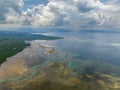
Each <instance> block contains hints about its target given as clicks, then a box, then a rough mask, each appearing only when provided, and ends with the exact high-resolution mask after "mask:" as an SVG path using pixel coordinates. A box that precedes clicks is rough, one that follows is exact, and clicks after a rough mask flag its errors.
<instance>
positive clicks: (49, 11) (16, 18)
mask: <svg viewBox="0 0 120 90" xmlns="http://www.w3.org/2000/svg"><path fill="white" fill-rule="evenodd" d="M2 1H3V0H2ZM5 1H7V2H8V1H10V2H11V3H10V5H6V6H7V7H5V8H4V10H7V11H6V12H5V13H7V14H5V13H2V15H1V16H2V18H3V19H5V20H6V22H12V23H20V24H22V25H32V26H64V27H69V28H80V27H81V26H104V25H111V22H112V21H113V20H114V21H115V20H117V19H116V16H117V17H118V15H116V13H117V12H118V10H119V7H117V6H115V5H112V4H104V3H102V2H101V1H100V0H49V2H48V3H47V4H46V5H44V4H39V5H38V6H34V7H33V8H31V9H28V10H27V11H23V12H22V13H21V11H20V7H21V6H22V5H23V2H22V0H4V2H5ZM4 2H3V3H4ZM0 10H1V11H4V10H3V9H0ZM8 11H9V13H8ZM5 15H6V16H5ZM2 18H1V19H2ZM118 22H119V21H118Z"/></svg>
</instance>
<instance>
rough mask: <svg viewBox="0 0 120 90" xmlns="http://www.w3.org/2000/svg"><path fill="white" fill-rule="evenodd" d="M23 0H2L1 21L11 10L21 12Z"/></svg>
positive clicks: (0, 0) (0, 6) (0, 7)
mask: <svg viewBox="0 0 120 90" xmlns="http://www.w3.org/2000/svg"><path fill="white" fill-rule="evenodd" d="M22 5H23V2H22V0H0V21H4V20H5V19H6V16H7V14H8V13H10V11H14V12H16V13H21V8H20V7H22Z"/></svg>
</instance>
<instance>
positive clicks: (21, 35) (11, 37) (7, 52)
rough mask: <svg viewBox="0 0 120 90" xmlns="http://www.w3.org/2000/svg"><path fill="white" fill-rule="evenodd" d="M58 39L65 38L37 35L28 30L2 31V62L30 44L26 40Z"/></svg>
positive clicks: (0, 45) (0, 52)
mask: <svg viewBox="0 0 120 90" xmlns="http://www.w3.org/2000/svg"><path fill="white" fill-rule="evenodd" d="M38 39H39V40H56V39H63V38H61V37H54V36H45V35H40V34H39V35H35V34H30V33H28V32H18V31H0V64H1V63H3V62H4V61H5V60H6V58H7V57H10V56H12V55H15V54H16V53H18V52H20V51H22V50H23V49H24V48H26V47H27V46H29V45H30V44H29V43H26V41H31V40H38Z"/></svg>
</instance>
